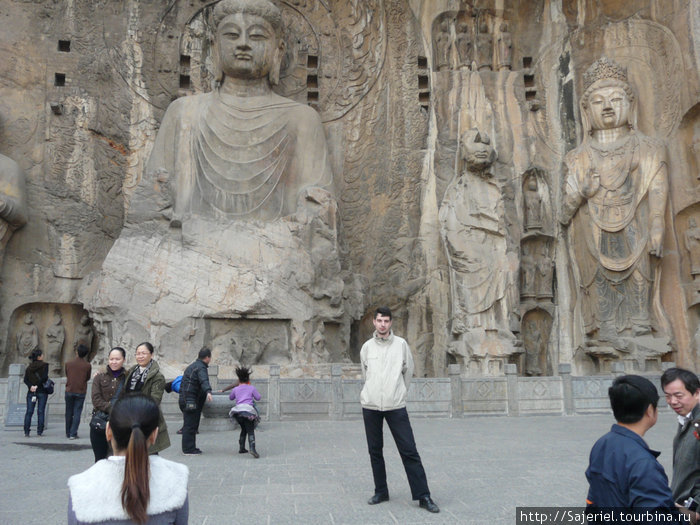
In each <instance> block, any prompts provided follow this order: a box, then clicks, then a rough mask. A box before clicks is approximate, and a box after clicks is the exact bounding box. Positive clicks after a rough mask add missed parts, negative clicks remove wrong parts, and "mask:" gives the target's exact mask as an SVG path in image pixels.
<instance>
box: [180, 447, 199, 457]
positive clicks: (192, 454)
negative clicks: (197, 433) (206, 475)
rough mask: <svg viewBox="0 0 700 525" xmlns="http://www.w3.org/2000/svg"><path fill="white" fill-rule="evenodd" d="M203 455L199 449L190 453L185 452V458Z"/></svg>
mask: <svg viewBox="0 0 700 525" xmlns="http://www.w3.org/2000/svg"><path fill="white" fill-rule="evenodd" d="M201 453H202V451H201V450H199V449H198V448H196V449H194V450H190V451H189V452H183V454H184V455H185V456H199V455H200V454H201Z"/></svg>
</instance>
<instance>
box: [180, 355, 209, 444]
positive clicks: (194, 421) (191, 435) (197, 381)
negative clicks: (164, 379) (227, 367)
mask: <svg viewBox="0 0 700 525" xmlns="http://www.w3.org/2000/svg"><path fill="white" fill-rule="evenodd" d="M210 362H211V350H209V349H208V348H202V349H201V350H200V351H199V355H198V357H197V360H196V361H195V362H194V363H192V364H191V365H190V366H188V367H187V368H186V369H185V373H184V374H182V383H181V384H180V397H179V399H178V401H179V405H180V410H182V419H183V425H182V452H183V454H185V455H187V456H196V455H199V454H201V453H202V451H201V450H199V449H198V448H197V441H196V440H197V430H199V420H200V418H201V416H202V408H203V407H204V403H205V401H211V400H212V397H211V385H210V384H209V371H208V370H207V369H208V368H209V363H210Z"/></svg>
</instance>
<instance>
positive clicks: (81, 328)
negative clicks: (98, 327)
mask: <svg viewBox="0 0 700 525" xmlns="http://www.w3.org/2000/svg"><path fill="white" fill-rule="evenodd" d="M94 335H95V332H94V330H93V328H92V321H91V320H90V317H89V316H88V315H87V314H85V315H83V316H82V317H81V318H80V323H79V324H78V326H77V327H76V329H75V339H74V342H73V348H78V345H85V346H87V347H88V348H90V349H91V348H92V339H93V337H94Z"/></svg>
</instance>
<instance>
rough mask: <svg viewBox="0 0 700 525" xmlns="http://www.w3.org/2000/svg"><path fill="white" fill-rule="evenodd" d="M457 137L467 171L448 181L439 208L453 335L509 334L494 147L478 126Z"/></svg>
mask: <svg viewBox="0 0 700 525" xmlns="http://www.w3.org/2000/svg"><path fill="white" fill-rule="evenodd" d="M461 139H462V143H461V149H460V152H461V155H462V158H463V159H464V163H465V165H466V169H465V170H464V171H463V172H462V173H460V174H458V175H457V176H455V177H454V179H453V180H452V181H451V182H450V184H449V185H448V187H447V190H446V191H445V197H444V199H443V201H442V204H441V205H440V211H439V218H440V225H441V234H442V236H443V240H444V243H445V247H446V250H447V256H448V261H449V268H450V288H451V297H452V333H453V334H455V335H458V334H463V333H466V332H468V331H469V329H470V328H481V329H484V330H496V331H499V332H502V333H504V334H511V333H510V329H509V324H508V317H509V305H508V304H506V303H507V302H508V301H507V298H506V294H507V290H508V289H509V287H510V286H512V285H513V282H511V276H510V270H509V262H508V258H507V254H506V248H507V246H506V231H505V224H504V219H503V218H504V204H503V197H502V195H501V190H500V188H499V186H498V184H497V183H496V181H495V180H494V177H493V174H492V173H491V170H490V168H491V165H492V164H493V162H494V161H495V159H496V151H495V150H494V149H493V146H491V140H490V138H489V136H488V135H487V134H486V133H484V132H481V131H479V130H478V129H470V130H467V131H466V132H465V133H464V134H463V135H462V137H461ZM514 278H515V277H514V276H513V279H514ZM511 335H512V334H511Z"/></svg>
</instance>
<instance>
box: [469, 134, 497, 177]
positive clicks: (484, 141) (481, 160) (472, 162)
mask: <svg viewBox="0 0 700 525" xmlns="http://www.w3.org/2000/svg"><path fill="white" fill-rule="evenodd" d="M462 157H463V158H464V160H465V162H466V163H467V168H469V169H470V170H473V171H482V170H484V169H486V168H488V167H489V166H491V164H493V161H494V160H495V158H496V152H495V151H494V149H493V147H492V146H491V139H490V138H489V136H488V135H487V134H486V133H481V132H470V133H466V134H465V135H464V141H463V142H462Z"/></svg>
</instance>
